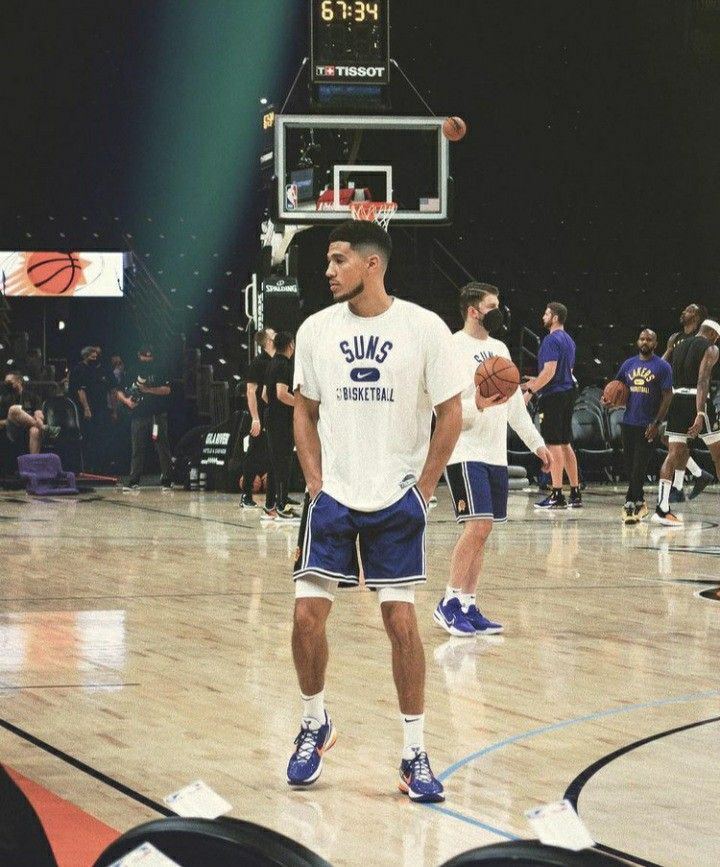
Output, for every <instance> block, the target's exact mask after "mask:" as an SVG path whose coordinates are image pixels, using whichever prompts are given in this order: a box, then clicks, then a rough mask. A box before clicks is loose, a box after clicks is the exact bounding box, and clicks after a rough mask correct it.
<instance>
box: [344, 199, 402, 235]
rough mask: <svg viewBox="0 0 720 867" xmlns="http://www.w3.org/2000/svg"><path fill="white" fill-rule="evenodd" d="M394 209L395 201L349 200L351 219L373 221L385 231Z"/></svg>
mask: <svg viewBox="0 0 720 867" xmlns="http://www.w3.org/2000/svg"><path fill="white" fill-rule="evenodd" d="M395 211H397V202H350V213H351V214H352V218H353V220H368V221H374V222H375V223H377V224H378V226H380V227H381V228H382V229H385V231H387V227H388V223H389V222H390V220H391V219H392V216H393V214H394V213H395Z"/></svg>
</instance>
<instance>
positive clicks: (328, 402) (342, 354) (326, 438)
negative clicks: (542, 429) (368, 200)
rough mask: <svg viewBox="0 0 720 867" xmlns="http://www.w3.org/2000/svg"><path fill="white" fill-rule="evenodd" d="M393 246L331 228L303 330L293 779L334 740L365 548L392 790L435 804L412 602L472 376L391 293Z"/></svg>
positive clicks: (360, 229)
mask: <svg viewBox="0 0 720 867" xmlns="http://www.w3.org/2000/svg"><path fill="white" fill-rule="evenodd" d="M391 250H392V244H391V242H390V237H389V236H388V234H387V233H386V232H385V231H384V230H383V229H381V228H380V227H379V226H378V225H376V224H375V223H370V222H364V221H357V222H355V221H349V222H345V223H342V224H341V225H340V226H338V227H337V228H336V229H335V230H333V232H332V233H331V234H330V246H329V249H328V257H327V258H328V267H327V271H326V275H327V277H328V279H329V281H330V291H331V292H332V294H333V297H334V300H335V302H336V303H335V304H334V305H333V306H331V307H329V308H326V309H325V310H321V311H320V312H319V313H315V314H314V315H313V316H310V317H309V318H308V319H307V320H306V321H305V322H304V323H303V325H302V326H301V328H300V330H299V331H298V334H297V345H296V351H295V377H294V386H295V388H294V392H295V413H294V428H295V443H296V447H297V452H298V457H299V459H300V463H301V465H302V469H303V473H304V475H305V480H306V482H307V489H308V493H307V495H306V498H305V508H304V510H303V517H302V524H301V527H300V537H299V543H298V551H297V560H296V562H295V569H294V579H295V597H296V598H295V614H294V623H293V637H292V649H293V659H294V661H295V668H296V671H297V675H298V681H299V684H300V691H301V696H302V702H303V718H302V723H301V727H300V733H299V734H298V736H297V738H296V739H295V744H296V750H295V752H294V753H293V754H292V756H291V758H290V762H289V764H288V769H287V779H288V782H289V783H290V785H293V786H306V785H308V784H310V783H313V782H315V780H317V778H318V777H319V776H320V771H321V770H322V758H323V754H324V753H325V752H326V751H327V750H329V749H330V747H332V745H333V744H334V742H335V728H334V726H333V723H332V721H331V719H330V716H329V715H328V712H327V710H326V709H325V698H324V691H325V669H326V667H327V661H328V645H327V637H326V622H327V618H328V615H329V614H330V608H331V606H332V602H333V599H334V596H335V591H336V588H337V586H338V585H339V584H346V585H352V586H356V585H357V584H358V582H359V566H358V559H357V553H356V551H357V545H358V543H359V548H360V556H361V558H362V565H363V572H364V576H365V584H366V585H367V586H368V587H371V588H373V589H375V590H377V597H378V602H379V603H380V611H381V613H382V619H383V624H384V626H385V631H386V632H387V634H388V637H389V639H390V644H391V647H392V670H393V677H394V680H395V687H396V690H397V695H398V699H399V705H400V714H401V724H402V729H403V735H404V748H403V751H402V760H401V764H400V781H399V787H400V790H401V791H402V792H404V793H405V794H407V795H408V796H409V797H410V798H411V800H413V801H421V802H423V801H442V800H444V797H445V796H444V794H443V786H442V783H440V781H439V780H437V779H436V778H435V776H434V775H433V773H432V770H431V769H430V763H429V761H428V756H427V752H426V750H425V745H424V732H423V721H424V691H425V655H424V651H423V646H422V642H421V640H420V635H419V632H418V626H417V619H416V616H415V605H414V601H415V585H418V584H423V583H424V582H425V580H426V574H425V569H426V567H425V527H426V522H427V507H428V501H429V500H430V497H431V496H432V493H433V491H434V490H435V486H436V484H437V481H438V478H439V477H440V474H441V473H442V471H443V468H444V466H445V465H446V463H447V460H448V458H449V457H450V454H451V452H452V450H453V447H454V445H455V442H456V440H457V438H458V435H459V433H460V426H461V423H462V408H461V404H460V392H461V391H462V390H463V388H464V386H465V379H466V377H463V375H462V371H461V370H460V368H459V365H458V364H457V362H456V359H455V357H454V354H453V348H452V342H451V337H450V331H449V330H448V328H447V326H446V325H445V324H444V323H443V322H442V321H441V320H440V318H439V317H438V316H436V315H435V314H434V313H430V312H429V311H428V310H424V309H423V308H422V307H418V306H417V305H415V304H411V303H409V302H408V301H403V300H400V299H398V298H392V297H391V296H389V295H388V294H387V292H386V290H385V282H384V281H385V271H386V269H387V265H388V261H389V259H390V253H391ZM433 409H434V410H435V414H436V419H437V421H436V425H435V431H434V433H433V434H432V438H431V436H430V425H431V419H432V414H433Z"/></svg>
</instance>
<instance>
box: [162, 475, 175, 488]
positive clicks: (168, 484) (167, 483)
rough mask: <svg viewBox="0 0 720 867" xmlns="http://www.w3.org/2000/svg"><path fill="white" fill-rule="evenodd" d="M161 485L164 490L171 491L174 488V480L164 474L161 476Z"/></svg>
mask: <svg viewBox="0 0 720 867" xmlns="http://www.w3.org/2000/svg"><path fill="white" fill-rule="evenodd" d="M160 487H161V488H162V489H163V491H169V490H170V489H171V488H172V482H171V481H170V479H169V478H168V476H162V477H161V478H160Z"/></svg>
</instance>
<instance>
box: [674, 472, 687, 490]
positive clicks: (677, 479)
mask: <svg viewBox="0 0 720 867" xmlns="http://www.w3.org/2000/svg"><path fill="white" fill-rule="evenodd" d="M684 484H685V470H675V473H674V474H673V483H672V486H673V488H675V490H676V491H682V489H683V485H684Z"/></svg>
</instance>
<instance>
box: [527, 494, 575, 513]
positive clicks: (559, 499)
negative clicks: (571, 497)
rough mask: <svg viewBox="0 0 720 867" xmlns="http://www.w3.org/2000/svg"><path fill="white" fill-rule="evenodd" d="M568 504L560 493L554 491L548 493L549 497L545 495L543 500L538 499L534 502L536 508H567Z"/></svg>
mask: <svg viewBox="0 0 720 867" xmlns="http://www.w3.org/2000/svg"><path fill="white" fill-rule="evenodd" d="M567 507H568V504H567V500H566V499H565V497H564V495H563V494H562V493H560V494H555V493H554V492H551V493H550V496H549V497H545V499H544V500H540V501H539V502H538V503H535V508H536V509H551V510H552V509H567Z"/></svg>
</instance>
